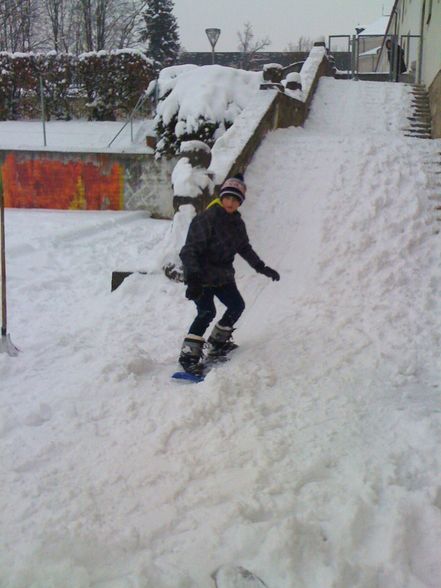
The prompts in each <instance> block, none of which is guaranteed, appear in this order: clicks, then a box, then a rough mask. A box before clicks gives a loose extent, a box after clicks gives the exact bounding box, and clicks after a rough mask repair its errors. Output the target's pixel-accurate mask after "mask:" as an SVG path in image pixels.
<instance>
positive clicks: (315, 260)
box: [0, 79, 441, 588]
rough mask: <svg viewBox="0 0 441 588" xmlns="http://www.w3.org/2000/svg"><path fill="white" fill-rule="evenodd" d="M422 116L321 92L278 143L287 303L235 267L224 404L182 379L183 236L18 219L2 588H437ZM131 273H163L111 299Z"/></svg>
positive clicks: (436, 403) (395, 98)
mask: <svg viewBox="0 0 441 588" xmlns="http://www.w3.org/2000/svg"><path fill="white" fill-rule="evenodd" d="M262 94H265V93H264V92H262ZM409 104H410V96H409V88H408V87H407V86H404V85H401V84H388V83H381V84H380V83H375V82H361V81H360V82H353V81H335V80H332V79H323V80H321V82H320V84H319V88H318V93H317V94H316V97H315V99H314V101H313V103H312V109H311V113H310V118H309V119H308V121H307V123H306V125H305V128H297V129H294V128H292V129H284V130H278V131H276V132H272V133H270V134H269V135H268V136H267V138H266V139H265V141H264V142H263V144H262V146H261V148H260V149H259V150H258V152H257V153H256V155H255V157H254V159H253V161H252V163H251V165H250V166H249V168H248V170H247V172H246V181H247V185H248V193H247V194H248V197H247V200H246V202H245V204H244V205H243V207H242V208H241V212H242V213H243V216H244V219H245V221H246V223H247V228H248V232H249V234H250V237H251V241H252V243H253V245H254V247H255V249H256V251H257V252H258V253H259V254H260V255H261V256H262V258H263V259H264V261H265V262H266V263H267V264H269V265H271V266H273V267H274V268H276V269H277V270H278V271H280V273H281V281H280V282H278V283H273V282H271V281H269V280H268V279H266V278H265V277H264V276H261V275H257V274H255V273H254V272H253V270H252V269H251V268H250V267H249V266H247V265H246V263H245V262H243V260H240V259H239V260H238V261H237V264H236V268H237V278H238V285H239V288H240V290H241V292H242V293H243V295H244V298H245V301H246V303H247V309H246V311H245V314H244V316H243V318H242V319H241V321H240V324H239V325H238V329H237V331H236V341H237V342H238V343H239V344H240V347H239V349H238V350H237V351H236V352H235V355H234V356H233V357H232V359H231V361H230V362H229V363H227V364H225V365H222V366H220V367H218V368H216V369H215V370H213V372H212V373H210V374H209V375H208V377H207V379H206V381H205V382H204V383H202V384H197V385H190V386H179V385H178V384H176V383H175V382H172V381H171V379H170V374H171V372H172V371H173V369H174V368H175V366H176V356H177V354H178V351H179V347H180V343H181V340H182V337H183V335H184V334H185V332H186V328H187V327H188V325H189V324H190V322H191V320H192V317H193V313H194V310H193V305H192V304H191V303H190V302H188V301H187V300H186V299H185V297H184V287H183V286H182V285H181V284H177V283H173V282H171V281H169V280H167V279H166V278H165V277H164V276H163V275H162V274H161V273H160V272H159V271H157V272H156V273H154V272H153V270H152V269H150V268H152V267H153V266H154V265H155V263H156V262H157V261H158V260H159V259H160V257H161V254H162V250H163V243H164V241H163V240H164V239H165V238H166V235H167V234H168V233H169V230H170V222H168V221H154V220H152V219H149V218H147V217H146V216H144V215H143V214H142V213H139V212H138V213H128V212H119V213H116V212H101V213H98V212H95V213H85V212H50V211H42V210H28V211H25V210H7V211H6V226H7V235H6V237H7V246H8V280H9V281H8V302H9V329H8V330H9V332H10V334H11V337H12V340H13V342H14V343H15V344H16V345H17V346H18V347H20V348H21V353H20V354H19V356H18V357H17V358H10V357H8V356H6V355H0V373H1V415H2V417H1V428H0V435H1V441H2V454H3V455H2V468H1V471H0V504H1V511H2V526H3V533H2V536H1V541H2V546H1V549H0V554H1V555H0V584H1V585H2V586H6V587H7V588H28V587H29V588H43V587H44V588H46V587H48V586H56V587H59V586H63V588H92V587H93V588H98V587H99V588H101V587H103V588H132V587H135V586H136V587H141V586H142V587H144V586H145V587H147V586H148V587H150V586H152V587H153V586H154V587H155V588H190V587H191V588H206V587H207V586H210V585H212V584H211V580H210V574H211V573H212V572H213V571H214V570H216V569H218V568H219V567H220V566H223V565H227V566H228V565H232V564H236V565H242V566H244V567H245V568H247V569H250V570H252V571H253V572H254V573H256V574H257V575H258V576H259V577H261V578H262V580H264V581H265V583H266V584H267V585H268V586H269V587H270V588H297V587H299V588H300V587H301V588H331V587H335V586H339V587H341V588H373V587H374V586H375V587H376V588H437V587H438V586H439V579H440V577H441V563H440V562H441V558H440V547H439V546H440V544H441V490H440V488H441V453H440V451H439V446H440V441H441V403H440V388H439V386H440V382H439V373H440V368H441V365H440V356H439V345H440V332H441V324H440V322H441V312H440V310H441V309H440V299H439V289H440V287H441V271H440V266H439V259H440V254H441V251H440V248H441V245H440V238H439V234H438V233H439V229H440V227H439V223H437V222H436V220H435V211H434V209H435V206H436V204H437V201H435V200H432V198H438V199H439V175H438V174H436V173H435V172H436V171H439V155H438V154H439V151H440V147H441V142H440V141H439V140H438V141H421V140H418V139H412V138H406V137H404V136H403V132H402V128H404V126H405V125H406V123H407V120H406V115H407V114H408V110H407V107H408V105H409ZM438 203H439V200H438ZM115 268H119V269H122V268H128V269H132V270H136V269H140V270H143V269H149V270H150V271H151V272H152V273H150V274H149V275H147V276H144V275H140V274H134V275H132V276H131V277H130V278H128V279H127V280H126V281H125V282H124V283H123V285H122V286H121V287H120V288H119V289H118V290H116V291H115V292H114V293H112V294H111V293H110V292H109V289H110V273H111V271H112V270H113V269H115Z"/></svg>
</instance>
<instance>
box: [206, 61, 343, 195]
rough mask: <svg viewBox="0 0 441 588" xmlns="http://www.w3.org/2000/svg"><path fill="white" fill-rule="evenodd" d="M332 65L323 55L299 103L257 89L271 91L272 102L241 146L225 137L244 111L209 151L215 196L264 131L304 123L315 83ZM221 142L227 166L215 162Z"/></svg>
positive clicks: (245, 160)
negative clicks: (227, 159) (229, 155)
mask: <svg viewBox="0 0 441 588" xmlns="http://www.w3.org/2000/svg"><path fill="white" fill-rule="evenodd" d="M333 65H334V64H333V63H331V62H330V61H329V60H328V58H327V56H326V55H325V56H324V57H323V59H322V60H321V62H320V63H319V64H318V66H317V69H316V71H315V75H314V78H313V80H312V82H311V85H310V87H309V90H308V93H307V95H306V96H305V97H304V99H303V100H298V99H296V98H293V97H291V96H290V95H289V94H285V93H284V92H282V91H274V89H270V84H269V85H268V86H269V89H268V90H261V92H271V93H272V94H273V99H272V100H270V101H269V103H268V106H267V108H266V111H265V112H264V113H263V114H262V115H259V120H258V121H257V122H256V124H255V126H254V129H253V130H252V131H251V132H249V134H248V135H247V136H246V137H245V140H243V144H242V145H241V146H238V145H236V144H235V141H234V139H233V140H232V141H231V146H230V145H229V136H230V135H231V137H232V138H233V136H234V133H235V127H236V126H238V125H240V123H241V120H240V119H241V117H244V118H247V116H248V115H247V112H246V110H247V109H245V111H244V112H243V113H242V114H241V115H240V116H239V117H238V120H236V121H235V123H234V125H233V126H232V127H231V128H230V129H229V130H228V131H227V132H226V133H225V135H224V136H223V137H221V138H220V139H218V141H216V143H215V144H214V147H213V149H212V154H213V160H212V164H211V166H210V170H209V171H211V172H212V175H213V177H214V178H215V184H216V189H215V192H216V193H217V192H218V191H219V189H220V186H221V184H222V183H223V181H224V180H225V178H227V177H229V176H232V175H235V174H236V173H239V172H243V171H244V170H245V169H246V167H247V165H248V164H249V162H250V161H251V158H252V157H253V155H254V153H255V152H256V150H257V149H258V147H259V145H260V144H261V142H262V140H263V139H264V137H265V135H266V134H267V132H268V131H270V130H274V129H278V128H287V127H290V126H296V127H298V126H301V125H303V124H304V122H305V120H306V118H307V116H308V112H309V108H310V105H311V102H312V99H313V97H314V93H315V91H316V89H317V86H318V83H319V80H320V78H321V77H322V76H329V75H333ZM248 108H249V109H251V110H255V111H256V112H257V109H256V108H255V106H254V105H250V106H249V107H248ZM221 143H222V148H221V150H222V151H223V152H224V153H225V152H230V153H231V158H230V163H229V164H228V165H226V161H225V160H224V161H222V162H221V164H220V163H219V162H218V159H220V158H222V153H219V155H218V151H221V150H219V149H218V147H219V144H221Z"/></svg>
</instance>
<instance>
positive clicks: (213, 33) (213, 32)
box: [205, 29, 221, 64]
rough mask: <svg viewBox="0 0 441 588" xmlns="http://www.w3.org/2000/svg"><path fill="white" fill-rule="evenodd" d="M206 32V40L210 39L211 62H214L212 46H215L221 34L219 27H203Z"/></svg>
mask: <svg viewBox="0 0 441 588" xmlns="http://www.w3.org/2000/svg"><path fill="white" fill-rule="evenodd" d="M205 32H206V33H207V37H208V40H209V41H210V45H211V62H212V63H213V64H214V48H215V46H216V43H217V40H218V39H219V36H220V34H221V30H220V29H205Z"/></svg>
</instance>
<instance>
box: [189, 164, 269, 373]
mask: <svg viewBox="0 0 441 588" xmlns="http://www.w3.org/2000/svg"><path fill="white" fill-rule="evenodd" d="M245 193H246V185H245V183H244V180H243V175H242V174H238V175H236V176H234V177H233V178H229V179H227V180H226V181H225V182H224V184H223V185H222V188H221V190H220V194H219V198H217V199H215V200H213V202H211V203H210V204H209V206H208V207H207V209H206V210H205V211H204V212H202V213H201V214H198V215H197V216H196V217H195V218H194V219H193V220H192V222H191V224H190V227H189V229H188V234H187V240H186V242H185V245H184V247H183V248H182V249H181V252H180V258H181V260H182V263H183V266H184V279H185V283H186V284H187V290H186V293H185V295H186V297H187V298H188V299H189V300H194V302H195V304H196V308H197V316H196V318H195V319H194V321H193V323H192V324H191V326H190V329H189V332H188V335H187V336H186V337H185V339H184V342H183V344H182V349H181V354H180V356H179V363H180V364H181V366H182V367H183V368H184V370H185V371H186V372H189V373H194V374H199V373H201V372H202V369H203V366H202V365H201V363H200V360H201V357H202V348H203V345H204V343H205V341H204V338H203V335H204V333H205V331H206V329H207V328H208V326H209V324H210V323H211V321H212V320H213V319H214V317H215V316H216V308H215V305H214V297H215V296H216V297H217V298H218V299H219V300H220V301H221V302H222V303H223V304H224V305H225V306H226V307H227V309H226V311H225V313H224V315H223V316H222V318H221V319H220V321H219V322H218V323H217V324H216V325H215V326H214V328H213V331H212V333H211V335H210V337H209V338H208V343H209V352H208V355H209V356H210V357H218V356H223V355H226V354H227V353H228V352H229V351H231V350H232V349H235V348H236V347H237V345H235V344H234V343H233V342H232V341H231V335H232V333H233V326H234V324H235V323H236V322H237V320H238V319H239V317H240V315H241V314H242V312H243V311H244V308H245V302H244V300H243V298H242V296H241V295H240V292H239V290H238V289H237V286H236V281H235V279H234V268H233V261H234V256H235V255H236V253H238V254H239V255H240V256H241V257H243V258H244V259H245V261H247V262H248V263H249V264H250V266H251V267H252V268H254V269H255V270H256V272H258V273H261V274H263V275H265V276H267V277H268V278H271V279H272V280H276V281H278V280H280V276H279V274H278V273H277V272H276V271H275V270H273V269H271V268H270V267H267V266H266V265H265V264H264V263H263V261H262V260H261V259H260V257H259V256H258V255H257V253H256V252H255V251H254V250H253V248H252V247H251V245H250V242H249V239H248V235H247V231H246V228H245V223H244V221H243V220H242V217H241V215H240V213H239V211H238V208H239V206H240V205H241V204H242V203H243V201H244V200H245Z"/></svg>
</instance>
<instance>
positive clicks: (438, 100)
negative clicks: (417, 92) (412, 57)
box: [429, 71, 441, 139]
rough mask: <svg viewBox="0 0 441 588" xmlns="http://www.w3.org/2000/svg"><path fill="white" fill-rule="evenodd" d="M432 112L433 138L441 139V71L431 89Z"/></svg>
mask: <svg viewBox="0 0 441 588" xmlns="http://www.w3.org/2000/svg"><path fill="white" fill-rule="evenodd" d="M429 100H430V112H431V115H432V137H433V138H434V139H440V138H441V71H439V72H438V75H437V76H435V79H434V80H433V82H432V84H431V85H430V88H429Z"/></svg>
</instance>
